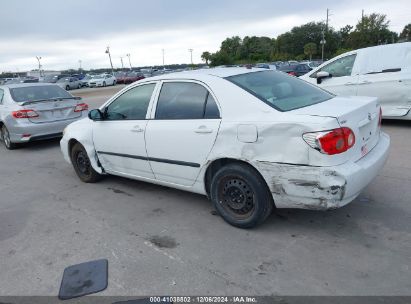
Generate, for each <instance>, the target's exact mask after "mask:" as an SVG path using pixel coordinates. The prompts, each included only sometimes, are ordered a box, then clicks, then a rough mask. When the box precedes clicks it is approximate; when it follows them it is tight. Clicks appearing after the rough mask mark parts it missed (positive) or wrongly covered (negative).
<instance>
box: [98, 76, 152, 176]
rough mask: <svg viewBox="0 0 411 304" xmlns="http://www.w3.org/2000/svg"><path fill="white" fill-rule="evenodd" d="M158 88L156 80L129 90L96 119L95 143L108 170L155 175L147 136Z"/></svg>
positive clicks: (135, 174)
mask: <svg viewBox="0 0 411 304" xmlns="http://www.w3.org/2000/svg"><path fill="white" fill-rule="evenodd" d="M155 87H156V83H155V82H153V83H147V84H142V85H140V86H137V87H133V88H131V89H129V90H128V91H126V92H124V93H123V94H121V95H120V96H119V97H117V98H116V99H115V100H113V101H112V102H111V103H110V104H108V105H107V106H106V107H105V109H104V110H103V111H104V113H105V114H104V119H103V120H102V121H95V122H94V126H93V141H94V146H95V149H96V151H97V154H98V157H99V160H100V162H101V164H102V166H103V168H104V169H105V170H106V171H107V172H111V173H120V174H126V175H129V176H134V177H144V178H152V179H153V178H154V175H153V172H152V170H151V167H150V164H149V162H148V160H147V153H146V146H145V139H144V136H145V132H146V126H147V122H148V120H147V119H146V118H147V112H148V109H149V105H151V100H152V98H153V96H154V94H153V92H154V90H155Z"/></svg>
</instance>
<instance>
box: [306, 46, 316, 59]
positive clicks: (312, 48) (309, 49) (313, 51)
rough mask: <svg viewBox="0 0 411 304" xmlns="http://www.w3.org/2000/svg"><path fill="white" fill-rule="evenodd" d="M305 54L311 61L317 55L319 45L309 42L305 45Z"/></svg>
mask: <svg viewBox="0 0 411 304" xmlns="http://www.w3.org/2000/svg"><path fill="white" fill-rule="evenodd" d="M304 54H305V55H307V56H308V57H309V58H310V60H311V59H312V57H313V55H315V54H317V45H316V44H315V43H314V42H309V43H307V44H306V45H304Z"/></svg>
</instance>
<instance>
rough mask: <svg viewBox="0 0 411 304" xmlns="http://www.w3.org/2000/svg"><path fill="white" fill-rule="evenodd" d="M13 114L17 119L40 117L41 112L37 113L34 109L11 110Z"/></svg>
mask: <svg viewBox="0 0 411 304" xmlns="http://www.w3.org/2000/svg"><path fill="white" fill-rule="evenodd" d="M11 115H12V116H13V117H14V118H17V119H20V118H34V117H39V114H37V113H36V111H33V110H20V111H13V112H11Z"/></svg>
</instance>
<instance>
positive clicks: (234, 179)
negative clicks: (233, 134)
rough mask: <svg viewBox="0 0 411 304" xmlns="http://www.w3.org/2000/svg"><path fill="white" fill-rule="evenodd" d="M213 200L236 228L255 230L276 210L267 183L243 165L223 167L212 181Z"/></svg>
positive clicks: (223, 215) (225, 218) (219, 210)
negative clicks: (254, 228)
mask: <svg viewBox="0 0 411 304" xmlns="http://www.w3.org/2000/svg"><path fill="white" fill-rule="evenodd" d="M210 194H211V200H212V201H213V203H214V207H215V208H216V210H217V211H218V212H219V213H220V215H221V216H222V218H223V219H224V220H225V221H226V222H227V223H229V224H230V225H233V226H235V227H239V228H253V227H255V226H257V225H259V224H261V223H262V222H263V221H264V220H265V219H266V218H267V217H268V216H269V215H270V214H271V213H272V210H273V208H274V201H273V197H272V195H271V193H270V191H269V189H268V187H267V184H266V182H265V181H264V179H263V178H262V177H261V175H260V174H258V172H257V171H256V170H255V169H254V168H251V167H249V166H246V165H242V164H229V165H227V166H224V167H222V168H221V169H220V170H218V171H217V173H216V174H215V175H214V177H213V179H212V181H211V189H210Z"/></svg>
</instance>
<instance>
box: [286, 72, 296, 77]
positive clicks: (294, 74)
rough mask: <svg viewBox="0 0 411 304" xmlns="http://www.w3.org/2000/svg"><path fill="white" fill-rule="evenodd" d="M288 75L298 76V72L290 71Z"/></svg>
mask: <svg viewBox="0 0 411 304" xmlns="http://www.w3.org/2000/svg"><path fill="white" fill-rule="evenodd" d="M288 75H291V76H297V74H296V73H295V72H288Z"/></svg>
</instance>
